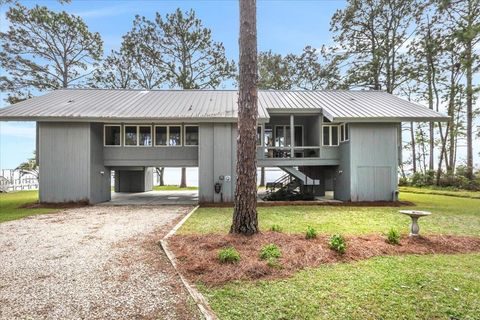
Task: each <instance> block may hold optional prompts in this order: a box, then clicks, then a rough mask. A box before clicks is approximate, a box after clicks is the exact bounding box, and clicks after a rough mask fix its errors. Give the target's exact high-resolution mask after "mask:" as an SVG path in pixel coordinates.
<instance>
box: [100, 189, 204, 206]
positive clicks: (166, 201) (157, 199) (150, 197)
mask: <svg viewBox="0 0 480 320" xmlns="http://www.w3.org/2000/svg"><path fill="white" fill-rule="evenodd" d="M197 203H198V190H179V191H147V192H134V193H132V192H112V199H111V200H110V201H107V202H103V203H101V205H196V204H197Z"/></svg>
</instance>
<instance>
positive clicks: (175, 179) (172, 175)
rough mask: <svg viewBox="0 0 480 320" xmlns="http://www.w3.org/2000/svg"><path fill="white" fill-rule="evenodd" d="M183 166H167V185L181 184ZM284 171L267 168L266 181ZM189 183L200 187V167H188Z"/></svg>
mask: <svg viewBox="0 0 480 320" xmlns="http://www.w3.org/2000/svg"><path fill="white" fill-rule="evenodd" d="M181 170H182V169H181V168H165V172H164V176H163V180H164V182H165V184H166V185H179V184H180V178H181ZM283 174H284V172H283V171H282V170H280V169H278V168H266V169H265V182H268V181H275V180H277V179H278V178H280V177H281V176H282V175H283ZM257 182H258V183H260V170H258V172H257ZM153 183H154V184H155V185H158V177H157V175H156V174H154V181H153ZM187 185H188V186H190V187H198V168H187Z"/></svg>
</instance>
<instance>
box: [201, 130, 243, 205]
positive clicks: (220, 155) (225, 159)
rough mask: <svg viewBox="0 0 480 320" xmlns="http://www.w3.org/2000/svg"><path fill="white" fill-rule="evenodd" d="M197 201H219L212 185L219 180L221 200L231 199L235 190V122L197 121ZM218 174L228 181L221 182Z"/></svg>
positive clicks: (227, 200)
mask: <svg viewBox="0 0 480 320" xmlns="http://www.w3.org/2000/svg"><path fill="white" fill-rule="evenodd" d="M199 134H200V139H199V140H200V142H199V143H200V149H199V150H200V154H199V165H198V167H199V184H200V185H199V201H200V202H220V201H221V195H220V194H217V193H215V191H214V184H215V183H216V182H220V183H222V193H223V201H224V202H231V201H233V196H234V190H235V180H236V176H235V163H236V160H235V159H236V125H235V124H233V125H232V124H216V123H215V124H212V123H210V124H200V130H199ZM220 176H224V177H226V176H230V177H231V180H230V181H226V180H223V181H221V180H220V179H219V178H220Z"/></svg>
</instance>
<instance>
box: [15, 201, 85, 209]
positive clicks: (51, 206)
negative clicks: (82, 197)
mask: <svg viewBox="0 0 480 320" xmlns="http://www.w3.org/2000/svg"><path fill="white" fill-rule="evenodd" d="M89 205H90V204H89V203H88V201H77V202H59V203H45V202H42V203H40V202H31V203H25V204H22V205H21V206H19V208H20V209H70V208H81V207H86V206H89Z"/></svg>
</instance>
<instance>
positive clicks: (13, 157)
mask: <svg viewBox="0 0 480 320" xmlns="http://www.w3.org/2000/svg"><path fill="white" fill-rule="evenodd" d="M21 2H22V3H23V4H25V5H26V6H28V7H30V6H34V5H35V4H40V5H45V6H47V7H49V8H50V9H52V10H58V11H60V10H65V11H67V12H69V13H73V14H76V15H80V16H81V17H82V18H83V19H84V20H85V21H86V23H87V24H88V26H89V28H90V30H91V31H97V32H99V33H100V34H101V36H102V38H103V41H104V53H105V55H106V54H108V53H109V52H110V50H112V49H117V48H119V47H120V43H121V40H122V35H123V34H125V33H126V32H128V31H129V30H130V29H131V26H132V21H133V19H134V17H135V15H137V14H138V15H142V16H146V17H149V18H153V17H154V16H155V12H157V11H158V12H160V13H161V14H166V13H170V12H173V11H174V10H176V8H178V7H179V8H181V9H183V10H189V9H191V8H193V9H194V10H195V11H196V13H197V16H198V17H199V18H200V19H201V20H202V21H203V23H204V25H205V26H206V27H208V28H210V29H211V30H212V35H213V39H215V40H216V41H221V42H223V44H224V45H225V49H226V54H227V56H228V58H229V59H230V60H231V59H235V60H238V2H237V1H236V0H232V1H229V0H221V1H154V0H151V1H108V0H104V1H99V0H95V1H86V0H72V2H71V3H70V4H64V5H61V4H59V3H58V2H57V1H53V0H52V1H24V0H23V1H21ZM344 5H345V2H344V1H333V0H332V1H271V0H270V1H259V2H258V9H257V10H258V11H257V16H258V26H257V28H258V49H259V50H262V51H263V50H269V49H271V50H272V51H274V52H278V53H283V54H285V53H291V52H300V51H301V50H302V48H303V47H305V46H306V45H312V46H316V47H320V46H321V45H322V44H325V43H326V44H328V43H331V40H330V38H331V37H330V32H329V24H330V17H331V16H332V14H333V13H334V12H335V10H336V9H339V8H342V7H343V6H344ZM5 10H6V8H2V9H0V14H1V19H2V21H1V24H0V27H1V28H2V29H3V30H5V29H6V21H5V15H4V13H5ZM1 100H2V102H0V106H4V105H5V104H4V102H3V97H2V99H1ZM34 149H35V125H34V124H33V123H27V122H22V123H20V122H0V168H2V169H6V168H15V167H16V166H17V165H18V164H19V163H21V162H23V161H24V160H25V159H27V158H28V157H30V156H31V153H32V151H33V150H34Z"/></svg>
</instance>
